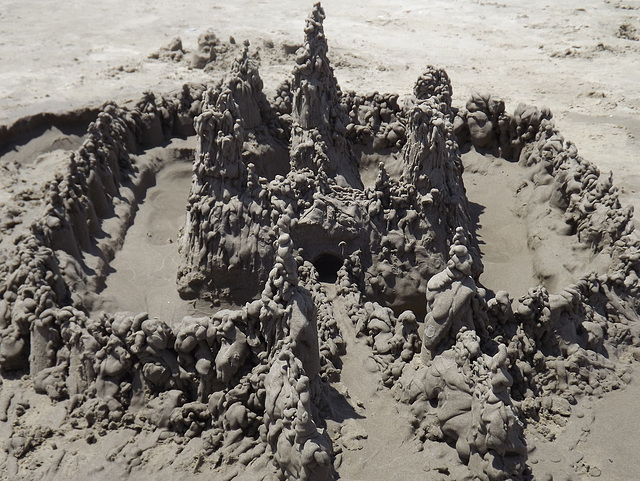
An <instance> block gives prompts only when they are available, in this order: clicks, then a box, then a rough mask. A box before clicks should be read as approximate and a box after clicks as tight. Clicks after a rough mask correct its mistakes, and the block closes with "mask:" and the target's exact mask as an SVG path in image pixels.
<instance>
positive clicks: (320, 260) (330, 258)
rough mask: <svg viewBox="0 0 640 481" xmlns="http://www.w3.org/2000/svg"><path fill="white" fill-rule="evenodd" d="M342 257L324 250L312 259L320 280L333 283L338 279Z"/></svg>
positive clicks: (342, 261)
mask: <svg viewBox="0 0 640 481" xmlns="http://www.w3.org/2000/svg"><path fill="white" fill-rule="evenodd" d="M343 263H344V259H343V258H342V256H340V255H338V254H334V253H332V252H325V253H323V254H320V255H319V256H318V257H316V259H315V260H314V261H313V266H314V267H315V268H316V270H317V271H318V277H319V278H320V282H328V283H334V282H336V280H337V279H338V269H340V268H341V267H342V264H343Z"/></svg>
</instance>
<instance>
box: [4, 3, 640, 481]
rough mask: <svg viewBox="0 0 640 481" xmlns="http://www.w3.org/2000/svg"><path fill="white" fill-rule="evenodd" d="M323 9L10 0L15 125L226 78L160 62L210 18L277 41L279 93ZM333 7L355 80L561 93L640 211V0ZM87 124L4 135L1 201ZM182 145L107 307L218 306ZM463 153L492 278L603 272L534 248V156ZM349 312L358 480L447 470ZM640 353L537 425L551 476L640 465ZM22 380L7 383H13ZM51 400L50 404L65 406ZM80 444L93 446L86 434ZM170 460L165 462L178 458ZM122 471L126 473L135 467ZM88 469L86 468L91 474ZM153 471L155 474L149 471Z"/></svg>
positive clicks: (345, 475) (349, 390) (243, 35)
mask: <svg viewBox="0 0 640 481" xmlns="http://www.w3.org/2000/svg"><path fill="white" fill-rule="evenodd" d="M311 6H312V3H311V2H295V1H291V0H287V1H282V2H266V1H261V2H250V1H243V0H238V1H234V2H209V3H206V2H200V3H194V4H189V3H187V2H177V1H156V2H151V1H149V0H144V1H140V2H126V1H123V0H114V1H111V2H102V3H100V2H91V3H87V2H82V1H79V0H70V1H66V2H59V1H52V2H46V4H43V3H42V2H36V1H33V0H26V1H21V2H18V1H10V0H5V1H0V65H2V66H3V68H2V69H1V70H0V125H7V126H9V125H11V124H13V123H14V122H15V121H17V120H18V119H20V118H22V117H25V116H29V115H34V114H37V113H41V112H53V113H57V112H65V111H69V110H77V109H80V108H85V107H90V108H96V107H98V106H100V105H101V104H102V103H103V102H104V101H106V100H115V101H117V102H127V101H131V100H134V99H138V98H139V97H140V96H141V95H142V93H143V92H144V91H147V90H153V91H156V92H170V91H177V90H179V89H180V88H181V86H182V84H183V83H185V82H188V81H189V82H197V83H205V82H211V81H215V80H217V79H218V78H220V77H221V75H222V72H224V71H226V69H227V68H228V63H227V64H224V63H223V62H220V64H219V65H216V64H215V63H214V64H211V65H210V67H209V68H208V69H207V71H203V70H199V69H192V68H190V67H188V66H187V65H186V64H185V63H184V62H172V61H162V60H154V59H150V58H149V55H150V54H151V53H153V52H154V51H156V50H158V49H159V48H160V47H162V46H164V45H166V44H167V43H168V42H169V41H170V40H171V39H172V38H173V37H175V36H179V37H181V39H182V42H183V45H184V46H185V47H186V48H187V49H192V50H193V49H195V45H196V41H197V37H198V35H199V34H201V33H202V32H204V31H206V30H208V29H212V30H213V31H215V33H216V34H217V35H218V37H219V38H220V39H222V40H224V41H225V42H227V41H228V39H229V37H230V36H233V38H234V39H235V41H236V42H237V44H241V42H242V40H244V39H249V40H250V42H251V46H252V49H253V48H255V49H257V50H258V51H259V55H260V59H261V64H260V74H261V76H262V79H263V80H264V84H265V92H267V94H270V93H272V92H274V91H275V89H276V87H277V85H278V84H279V82H280V81H281V80H282V79H283V78H285V77H287V76H288V75H289V74H290V72H291V63H292V61H293V56H291V55H286V54H285V53H284V51H283V44H287V43H291V42H294V43H295V42H297V43H300V42H301V41H302V33H301V29H302V27H303V25H304V18H305V17H306V16H307V15H308V12H309V11H310V9H311ZM323 7H324V9H325V11H326V12H327V19H326V21H325V24H324V26H325V32H326V35H327V38H328V42H329V47H330V52H329V55H330V57H331V61H332V63H333V66H334V69H335V74H336V77H337V79H338V81H339V83H340V86H341V88H342V89H343V91H344V90H356V91H358V92H360V93H366V92H370V91H373V90H378V91H381V92H398V93H401V94H410V92H411V88H412V86H413V84H414V82H415V79H416V78H417V77H418V76H419V75H420V74H421V73H422V71H423V70H424V67H425V66H426V65H429V64H430V65H434V66H436V67H439V68H444V69H446V71H447V72H448V74H449V77H450V78H451V82H452V84H453V87H454V97H453V103H454V105H455V106H463V105H464V103H465V102H466V101H467V99H468V98H469V97H470V95H471V94H472V93H473V92H475V91H480V92H488V93H491V94H495V95H497V96H499V97H501V98H502V99H503V100H504V101H505V103H506V105H507V111H509V112H511V111H513V110H514V109H515V107H516V106H517V104H518V103H519V102H525V103H528V104H532V105H538V106H543V105H546V106H548V107H549V108H550V109H551V111H552V112H553V114H554V118H555V120H556V127H557V128H558V129H559V131H560V132H561V133H562V135H563V136H564V137H565V139H567V140H571V141H573V142H574V143H575V144H576V145H577V146H578V149H579V151H580V154H581V155H582V156H583V157H585V158H586V159H588V160H590V161H591V162H593V163H595V164H596V165H597V166H598V167H599V168H600V169H601V170H602V171H603V172H607V171H612V172H613V175H614V182H615V184H616V185H617V186H618V187H619V188H620V192H621V195H620V199H621V201H622V202H623V203H625V204H630V205H633V206H635V208H636V211H638V212H640V210H639V209H640V168H639V167H638V161H640V159H639V158H638V151H639V149H640V73H638V72H640V41H639V39H640V1H634V0H626V1H617V0H611V1H596V0H587V1H577V0H569V1H566V2H556V3H554V2H548V3H546V2H541V3H539V4H532V2H527V1H520V0H513V1H505V2H500V1H498V2H485V1H473V2H470V1H463V0H451V1H445V0H438V1H432V2H420V1H413V0H411V1H402V2H401V1H398V0H390V1H385V2H378V1H372V2H337V1H333V0H325V1H323ZM622 25H627V26H630V27H631V28H632V29H637V31H636V35H637V38H635V39H630V38H621V37H620V36H619V32H620V27H621V26H622ZM631 31H633V30H631ZM233 48H237V45H236V46H230V49H233ZM76 127H77V126H75V127H74V126H60V128H58V127H55V126H53V127H51V128H50V129H47V130H45V131H43V132H41V133H40V134H39V135H38V136H36V137H35V138H34V139H33V140H31V141H29V142H24V143H19V144H18V145H17V146H11V149H9V150H7V149H6V146H5V145H3V144H4V142H5V140H6V139H2V138H0V154H1V155H2V157H1V158H0V163H1V165H0V167H2V169H1V170H0V187H1V188H2V191H0V206H1V205H2V204H3V203H4V202H6V200H7V198H8V196H9V194H8V193H9V192H11V193H14V192H16V191H19V190H20V189H24V188H25V185H26V186H28V187H29V188H30V189H31V190H32V191H33V192H35V193H36V194H37V192H38V191H39V189H42V186H43V184H44V183H45V182H46V180H47V179H49V178H51V170H53V169H55V168H56V162H57V159H58V158H59V157H58V156H63V155H64V151H69V150H73V149H76V148H77V147H78V146H79V145H80V143H81V140H82V135H83V132H82V131H81V129H79V128H76ZM61 129H62V130H61ZM0 135H1V134H0ZM168 148H169V149H175V151H176V152H179V154H173V153H171V154H167V153H166V152H167V151H166V149H164V148H157V151H156V149H154V150H150V151H147V152H145V153H144V155H145V156H147V157H148V158H149V159H155V160H154V161H155V162H157V170H158V171H159V173H158V175H157V177H156V182H155V186H152V187H150V188H149V189H148V190H147V192H146V196H145V197H144V199H143V200H142V201H141V203H140V205H139V210H138V212H137V214H136V218H135V222H134V224H133V226H132V227H131V228H130V229H129V230H128V232H127V235H126V237H125V239H124V244H123V248H122V249H121V250H119V251H118V252H117V253H116V255H115V258H114V260H113V261H112V262H111V263H110V265H109V272H108V276H107V278H106V283H105V286H104V289H103V290H101V292H100V296H101V297H100V302H99V303H98V304H96V305H95V306H94V307H95V309H96V310H97V309H105V310H107V311H111V312H114V311H115V310H116V309H118V310H128V311H133V312H140V311H148V312H149V313H150V314H151V316H156V315H157V316H161V317H162V318H163V319H164V320H165V321H166V322H168V323H173V322H177V321H178V320H180V319H182V317H183V316H185V315H204V314H206V313H210V312H213V311H215V310H217V309H218V307H217V306H216V307H215V308H214V306H210V305H209V304H208V303H198V304H196V303H193V302H188V301H184V300H182V299H180V298H179V296H178V294H177V291H176V290H175V275H176V274H175V273H176V269H177V267H178V265H179V255H178V245H177V242H176V241H177V231H178V229H179V228H180V227H181V226H182V225H183V223H184V205H185V203H186V199H187V196H188V194H189V186H190V183H191V165H190V158H189V155H191V154H192V152H193V149H195V139H194V138H193V137H190V138H188V139H187V140H180V141H175V142H174V143H173V144H171V145H169V146H168ZM176 157H177V158H176ZM463 163H464V165H465V169H466V170H465V174H464V182H465V186H466V190H467V194H468V198H469V202H470V211H471V214H472V221H473V222H474V223H475V225H476V228H477V235H478V240H479V243H480V250H481V252H482V255H483V262H484V266H485V272H484V274H483V275H482V276H481V278H480V282H481V283H482V285H483V286H484V287H485V288H487V289H489V290H491V291H493V292H497V291H500V290H508V291H509V292H510V293H511V296H512V298H518V297H519V296H521V295H524V294H526V292H527V289H528V288H530V287H531V286H534V285H537V284H539V283H544V284H545V285H546V286H547V287H548V289H549V291H550V292H552V293H554V289H556V288H557V289H558V290H559V289H561V288H562V287H564V286H565V285H567V284H568V283H569V282H571V281H572V280H574V279H577V278H578V277H580V276H581V275H583V274H586V273H588V272H590V271H591V270H596V271H600V270H601V269H602V260H601V259H600V258H596V257H594V256H591V255H590V253H589V252H587V251H583V250H581V248H579V247H577V246H576V245H574V244H572V242H573V241H570V240H568V239H567V238H560V237H559V236H554V234H553V233H549V232H546V233H544V234H541V235H543V240H544V242H543V245H542V247H541V248H540V249H539V250H538V251H537V252H532V250H531V249H528V248H527V238H528V235H530V232H531V231H532V229H535V225H532V224H531V220H530V219H531V218H532V217H530V218H527V214H526V212H527V199H528V198H527V197H526V195H528V194H529V193H530V192H529V191H528V190H527V188H528V187H527V186H524V187H522V182H523V180H522V179H523V176H524V174H523V168H522V167H521V166H519V165H517V164H514V163H509V162H506V161H504V160H501V159H499V158H495V157H492V156H490V155H481V154H479V153H477V152H475V150H473V149H472V150H471V151H469V152H466V153H464V155H463ZM40 201H41V199H39V198H38V196H37V195H35V194H34V195H32V198H30V199H27V200H26V202H31V204H29V205H32V206H33V208H34V209H36V207H37V206H38V205H39V204H38V203H39V202H40ZM21 215H22V217H21V218H20V222H23V223H25V224H26V223H28V222H29V220H30V219H31V217H30V213H29V212H27V213H25V214H21ZM528 219H529V220H528ZM636 219H637V218H636ZM636 224H637V222H636ZM637 225H638V224H637ZM1 235H2V239H1V241H0V245H2V244H3V243H6V244H9V243H10V242H12V239H13V238H12V236H13V230H11V229H5V230H4V231H3V232H2V233H1ZM544 236H547V237H544ZM6 244H5V245H6ZM327 289H328V290H329V291H331V286H327ZM334 296H335V293H333V292H329V298H330V299H331V300H332V307H333V311H334V314H335V315H336V317H337V318H338V319H340V318H341V316H340V312H341V311H342V310H344V305H342V304H341V301H340V299H339V298H336V297H334ZM341 322H342V326H341V327H343V329H344V332H345V342H346V345H347V346H348V355H347V356H346V357H345V359H344V361H343V366H342V377H341V381H340V382H339V383H336V384H335V385H334V386H333V388H334V389H335V390H336V392H337V393H338V394H336V397H335V403H336V404H335V409H334V418H333V419H329V420H328V427H327V429H328V430H329V432H330V433H332V432H333V433H336V432H339V433H341V437H342V439H343V444H344V447H343V451H342V453H341V454H339V456H340V457H341V458H340V459H341V461H340V462H341V463H342V465H341V466H342V467H340V468H338V472H339V474H340V476H341V479H345V480H365V479H389V480H391V479H434V480H435V479H440V478H438V476H439V475H440V474H441V473H442V472H443V471H442V470H441V469H440V467H439V466H440V465H443V466H447V465H448V458H447V456H450V453H448V452H445V451H444V450H443V452H438V451H437V450H438V449H439V448H438V447H437V445H435V447H433V451H428V449H425V450H420V449H419V448H418V446H417V443H416V442H415V441H414V440H413V438H412V433H411V428H410V426H409V421H408V420H409V418H410V416H409V413H408V410H409V407H408V406H405V405H403V404H399V403H396V401H395V400H394V399H393V397H392V396H391V395H390V394H389V393H388V392H387V391H381V390H380V389H378V387H379V386H378V383H379V382H380V380H379V374H378V373H377V371H376V370H375V366H370V363H372V362H375V361H374V360H373V358H372V357H370V356H369V354H368V352H369V351H368V347H366V346H365V345H364V344H363V343H362V340H361V339H360V340H358V339H356V337H355V333H354V332H352V331H353V326H351V325H347V322H348V321H347V322H345V321H344V319H342V321H341ZM632 366H634V375H633V381H632V382H631V383H630V384H629V385H628V387H627V388H626V389H624V390H621V391H617V392H613V393H607V394H606V395H605V396H604V397H603V398H601V399H600V398H596V397H595V396H594V398H593V399H591V398H587V399H583V400H581V401H580V403H579V406H578V408H577V409H576V410H574V413H573V414H572V417H571V419H570V421H569V424H568V425H567V427H566V428H565V429H564V430H559V431H558V434H557V437H556V440H555V441H554V442H553V443H550V442H548V441H546V440H544V439H542V437H539V438H536V436H537V433H535V432H531V433H529V432H528V433H527V435H530V436H532V437H533V438H536V439H538V444H537V446H538V448H537V452H536V453H534V454H533V455H532V456H531V457H530V459H535V460H536V461H535V463H533V461H532V463H533V464H532V465H531V468H532V470H533V473H534V475H535V476H536V477H535V479H565V478H563V476H568V475H571V476H573V478H571V479H584V480H586V479H591V477H598V479H603V480H611V481H617V480H628V479H634V478H635V476H637V473H638V472H640V457H639V456H637V453H638V452H640V444H638V442H639V441H638V440H639V439H640V411H639V408H638V406H640V404H639V403H638V401H637V399H638V398H639V396H640V388H639V386H640V382H639V381H638V379H637V378H638V377H640V370H639V369H638V364H637V362H636V363H633V364H632ZM12 385H13V384H11V382H9V381H6V382H5V384H4V385H3V387H2V389H3V391H4V392H5V393H6V392H7V391H6V390H7V389H9V388H10V387H11V386H12ZM345 399H346V400H347V401H348V402H345ZM51 410H52V412H47V413H46V416H45V414H43V416H45V417H47V416H51V417H52V419H53V418H55V417H56V416H58V417H59V416H60V413H56V412H54V411H55V408H54V407H52V408H51ZM576 412H578V413H580V414H582V416H579V415H578V414H576ZM3 432H4V433H5V434H6V433H7V431H6V430H4V431H1V430H0V433H3ZM583 433H586V434H583ZM121 435H122V436H124V437H126V434H121ZM110 436H111V435H110ZM113 436H115V435H113ZM345 439H346V441H344V440H345ZM1 441H2V442H5V441H6V439H2V440H1ZM109 442H111V441H109ZM113 444H114V445H117V444H118V440H114V441H113ZM120 444H122V441H120ZM125 444H126V443H125ZM73 449H74V450H75V452H77V453H78V456H83V454H82V450H81V448H75V447H74V448H73ZM576 453H578V454H576ZM87 456H89V455H87ZM154 456H156V457H157V458H156V459H155V460H156V461H158V459H159V458H160V457H161V454H160V453H158V452H156V453H155V455H154ZM175 456H177V454H175ZM183 457H184V458H185V459H187V458H188V456H186V455H185V456H183ZM149 462H150V463H151V462H153V458H152V459H151V460H150V461H149ZM158 462H159V461H158ZM438 463H440V465H439V464H438ZM80 464H81V463H80ZM391 466H400V468H398V469H395V468H392V467H391ZM114 470H115V471H114V473H115V476H116V478H117V477H118V476H123V475H124V471H118V470H117V469H115V468H114ZM54 471H55V470H54ZM68 472H69V471H68ZM68 472H67V473H68ZM178 472H180V471H179V470H178ZM84 474H86V471H84V470H83V469H79V470H78V475H79V476H82V475H84ZM549 474H553V477H550V476H548V475H549ZM137 475H139V476H140V479H144V474H143V473H137ZM193 476H194V479H195V478H196V474H194V475H193ZM452 476H455V472H454V473H453V474H452ZM116 478H113V479H116ZM51 479H59V478H56V477H53V478H51ZM68 479H69V478H68ZM77 479H81V478H77ZM183 479H189V477H188V476H186V475H185V477H183ZM448 479H452V478H448Z"/></svg>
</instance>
